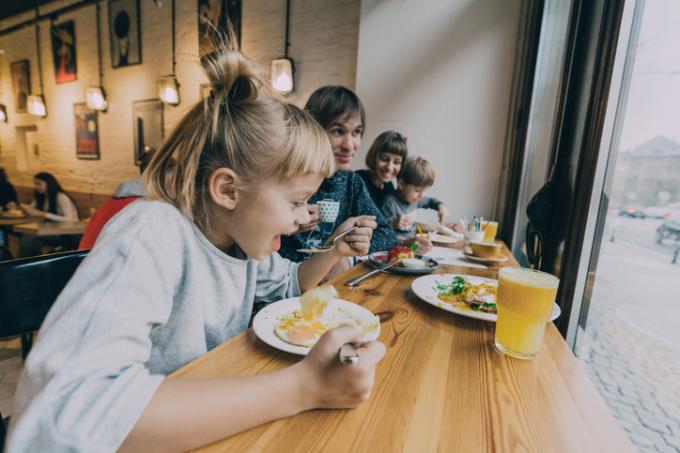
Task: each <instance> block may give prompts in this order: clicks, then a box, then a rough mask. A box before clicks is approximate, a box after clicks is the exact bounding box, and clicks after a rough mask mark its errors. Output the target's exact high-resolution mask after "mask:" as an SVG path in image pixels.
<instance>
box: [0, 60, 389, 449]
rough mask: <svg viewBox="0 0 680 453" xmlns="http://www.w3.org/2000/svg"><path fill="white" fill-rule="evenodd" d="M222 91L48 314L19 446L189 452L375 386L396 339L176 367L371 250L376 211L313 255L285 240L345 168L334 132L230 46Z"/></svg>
mask: <svg viewBox="0 0 680 453" xmlns="http://www.w3.org/2000/svg"><path fill="white" fill-rule="evenodd" d="M206 70H207V73H208V77H209V79H210V82H211V84H212V95H211V96H210V97H209V98H208V99H207V100H206V101H205V102H203V103H200V104H197V105H195V106H194V107H193V108H191V110H190V111H189V112H188V113H187V114H186V115H185V116H184V118H183V119H182V120H181V121H180V123H179V124H178V126H177V127H176V129H175V130H174V131H173V133H172V134H171V135H170V137H169V138H168V139H167V141H166V142H165V143H164V144H163V146H162V147H161V149H160V150H159V151H158V152H157V154H156V155H155V156H154V159H153V160H152V162H151V164H150V166H149V168H148V170H147V175H146V178H147V189H148V192H149V194H150V199H149V200H140V201H138V202H136V203H133V204H131V205H129V206H128V207H126V208H125V209H124V210H123V211H121V213H119V214H118V215H117V216H116V217H114V218H113V219H112V220H111V221H110V222H109V223H108V224H107V226H106V227H105V228H104V230H103V232H102V234H101V236H100V237H99V239H98V240H97V243H96V245H95V247H94V249H93V250H92V252H91V253H90V255H89V256H88V257H87V258H86V259H85V261H84V262H83V263H82V265H81V266H80V268H79V269H78V271H77V272H76V274H75V275H74V277H73V278H72V279H71V281H70V282H69V284H68V285H67V286H66V288H65V289H64V291H63V292H62V294H61V295H60V296H59V298H58V300H57V301H56V303H55V305H54V307H53V308H52V310H51V311H50V313H49V314H48V316H47V318H46V320H45V322H44V324H43V328H42V329H41V331H40V335H39V337H38V340H37V342H36V345H35V347H34V349H33V350H32V352H31V354H30V355H29V356H28V359H27V361H26V364H25V368H24V372H23V375H22V377H21V379H20V382H19V385H18V389H17V394H16V397H15V407H14V413H13V416H12V423H11V426H10V432H9V438H8V448H9V451H51V452H55V451H114V450H117V449H120V450H122V451H128V450H130V451H132V450H136V451H149V450H158V451H175V450H176V451H184V450H187V449H191V448H194V447H198V446H200V445H204V444H207V443H210V442H214V441H216V440H219V439H221V438H224V437H226V436H229V435H231V434H234V433H237V432H240V431H243V430H246V429H248V428H251V427H254V426H256V425H259V424H262V423H265V422H268V421H270V420H274V419H277V418H281V417H286V416H289V415H293V414H296V413H298V412H301V411H304V410H307V409H311V408H316V407H328V408H331V407H333V408H339V407H354V406H356V405H358V404H359V403H360V402H362V401H365V400H366V399H367V398H368V395H369V393H370V390H371V387H372V384H373V373H374V368H375V364H376V363H377V362H378V361H379V360H380V358H381V357H382V355H383V353H384V347H383V345H382V344H380V343H377V342H372V343H369V344H366V345H365V346H363V347H361V348H360V350H359V354H360V362H359V363H358V364H356V365H341V364H339V362H338V361H337V352H338V349H339V348H340V346H341V345H342V344H344V343H347V342H351V341H356V340H357V339H358V332H357V331H356V329H353V328H347V327H344V328H339V329H334V330H331V331H329V332H327V333H326V335H324V336H323V337H322V338H321V340H320V341H319V343H318V344H317V345H316V346H315V347H314V348H313V349H312V350H311V351H310V353H309V355H308V356H307V357H306V358H305V359H304V360H302V361H300V362H298V363H297V364H295V365H293V366H291V367H289V368H286V369H283V370H280V371H277V372H275V373H271V374H265V375H257V376H234V377H227V378H218V379H202V380H201V379H175V380H166V379H165V376H166V375H167V374H168V373H171V372H172V371H174V370H176V369H177V368H179V367H181V366H182V365H185V364H186V363H188V362H190V361H192V360H194V359H195V358H196V357H198V356H200V355H201V354H203V353H205V352H206V351H208V350H210V349H212V348H214V347H215V346H217V345H219V344H220V343H222V342H224V341H225V340H227V339H229V338H230V337H232V336H233V335H235V334H237V333H239V332H241V331H243V330H244V329H246V328H247V325H248V320H249V318H250V315H251V311H252V305H253V300H254V299H255V298H257V299H259V300H264V301H270V302H271V301H276V300H279V299H282V298H285V297H291V296H295V295H298V294H300V292H301V291H304V290H306V289H309V288H311V287H313V286H315V285H316V284H317V283H318V281H319V280H320V279H321V277H322V276H323V275H325V274H326V273H327V272H328V270H329V269H330V268H331V267H332V266H333V265H334V264H335V263H337V262H338V261H339V260H340V259H341V258H342V257H343V256H355V255H361V254H365V253H366V252H367V251H368V248H369V244H370V237H371V233H372V230H373V229H374V228H375V226H376V222H375V219H374V218H372V217H367V216H360V217H353V218H350V219H347V221H345V222H344V223H343V224H342V225H340V226H339V227H338V229H337V230H338V231H344V230H345V229H347V228H349V227H351V226H354V225H358V226H359V227H360V228H359V229H357V230H356V231H355V232H354V233H352V234H350V235H348V236H345V239H344V240H339V241H338V244H337V247H336V249H335V251H332V252H328V253H325V254H320V255H317V256H315V257H313V258H311V259H309V260H308V261H307V262H305V263H302V264H296V263H292V262H290V261H288V260H285V259H283V258H281V257H280V256H279V255H278V254H277V253H275V252H276V250H277V249H278V248H279V246H280V241H281V235H285V234H291V233H293V232H295V231H297V230H298V228H299V226H300V225H301V224H304V223H307V222H309V213H308V210H307V199H308V198H309V197H310V196H311V195H312V194H313V193H315V192H316V191H317V189H318V187H319V185H320V183H321V181H322V179H323V178H324V177H328V176H330V175H331V174H333V171H334V164H333V155H332V153H331V150H330V145H329V142H328V137H327V135H326V133H325V132H324V130H323V129H321V128H320V127H319V126H318V125H317V124H316V123H315V122H314V120H312V119H311V117H310V116H308V115H307V114H306V113H304V112H302V111H301V110H299V109H298V108H296V107H293V106H291V105H286V104H283V103H282V102H280V101H278V100H276V99H274V98H272V97H271V96H270V95H268V94H267V93H266V92H265V90H264V88H263V84H262V81H261V79H260V77H259V76H258V75H257V72H256V68H255V67H254V66H253V65H252V64H251V63H250V62H249V61H248V60H247V59H245V58H244V57H243V56H242V55H241V54H239V53H237V52H233V51H227V50H225V49H222V50H220V51H219V52H218V53H217V55H216V56H214V57H213V59H212V60H210V61H208V63H207V68H206Z"/></svg>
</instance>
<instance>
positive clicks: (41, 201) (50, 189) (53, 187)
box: [33, 171, 78, 214]
mask: <svg viewBox="0 0 680 453" xmlns="http://www.w3.org/2000/svg"><path fill="white" fill-rule="evenodd" d="M33 179H38V180H40V181H43V182H44V183H45V184H47V193H39V192H38V191H37V190H36V191H35V193H34V195H35V207H36V208H38V209H40V210H41V211H47V212H51V213H52V214H56V213H57V195H58V194H59V192H63V193H64V195H66V196H67V197H69V199H70V200H71V201H72V202H73V205H74V206H76V209H77V208H78V205H77V204H76V201H75V200H74V199H73V197H72V196H71V195H69V194H68V193H67V192H66V191H65V190H64V189H62V188H61V185H60V184H59V181H57V178H55V177H54V176H53V175H52V174H51V173H47V172H46V171H43V172H40V173H36V174H35V175H33ZM46 201H47V206H45V202H46Z"/></svg>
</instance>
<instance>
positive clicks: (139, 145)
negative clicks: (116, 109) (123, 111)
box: [132, 99, 163, 165]
mask: <svg viewBox="0 0 680 453" xmlns="http://www.w3.org/2000/svg"><path fill="white" fill-rule="evenodd" d="M132 130H133V133H134V143H135V149H134V157H135V164H137V165H139V163H140V162H141V158H142V154H143V153H144V151H147V150H151V149H158V146H159V145H160V144H161V141H162V140H163V103H162V102H161V101H160V99H149V100H146V101H135V102H133V103H132Z"/></svg>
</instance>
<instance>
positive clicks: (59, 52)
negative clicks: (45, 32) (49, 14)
mask: <svg viewBox="0 0 680 453" xmlns="http://www.w3.org/2000/svg"><path fill="white" fill-rule="evenodd" d="M51 34H52V57H53V59H54V75H55V78H56V80H57V83H64V82H72V81H74V80H76V78H77V75H76V74H77V60H76V26H75V23H74V22H73V21H72V20H70V21H68V22H64V23H63V24H59V25H53V26H52V33H51Z"/></svg>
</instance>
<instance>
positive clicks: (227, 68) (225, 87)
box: [204, 48, 263, 105]
mask: <svg viewBox="0 0 680 453" xmlns="http://www.w3.org/2000/svg"><path fill="white" fill-rule="evenodd" d="M204 67H205V72H206V74H207V76H208V79H209V80H210V85H211V86H212V93H213V96H214V98H215V100H216V101H218V104H222V103H224V102H227V103H231V104H233V105H238V104H240V103H242V102H248V101H253V100H255V99H257V97H258V96H259V94H260V90H261V89H262V88H263V83H262V78H261V76H260V74H259V72H258V70H257V69H256V67H255V66H254V65H253V64H252V63H251V62H250V61H249V60H248V59H247V58H246V57H245V56H243V55H242V54H241V53H240V52H238V51H236V50H232V49H229V48H227V49H222V50H219V49H218V51H217V52H215V53H214V54H213V55H211V56H209V57H207V58H206V59H205V61H204Z"/></svg>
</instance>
